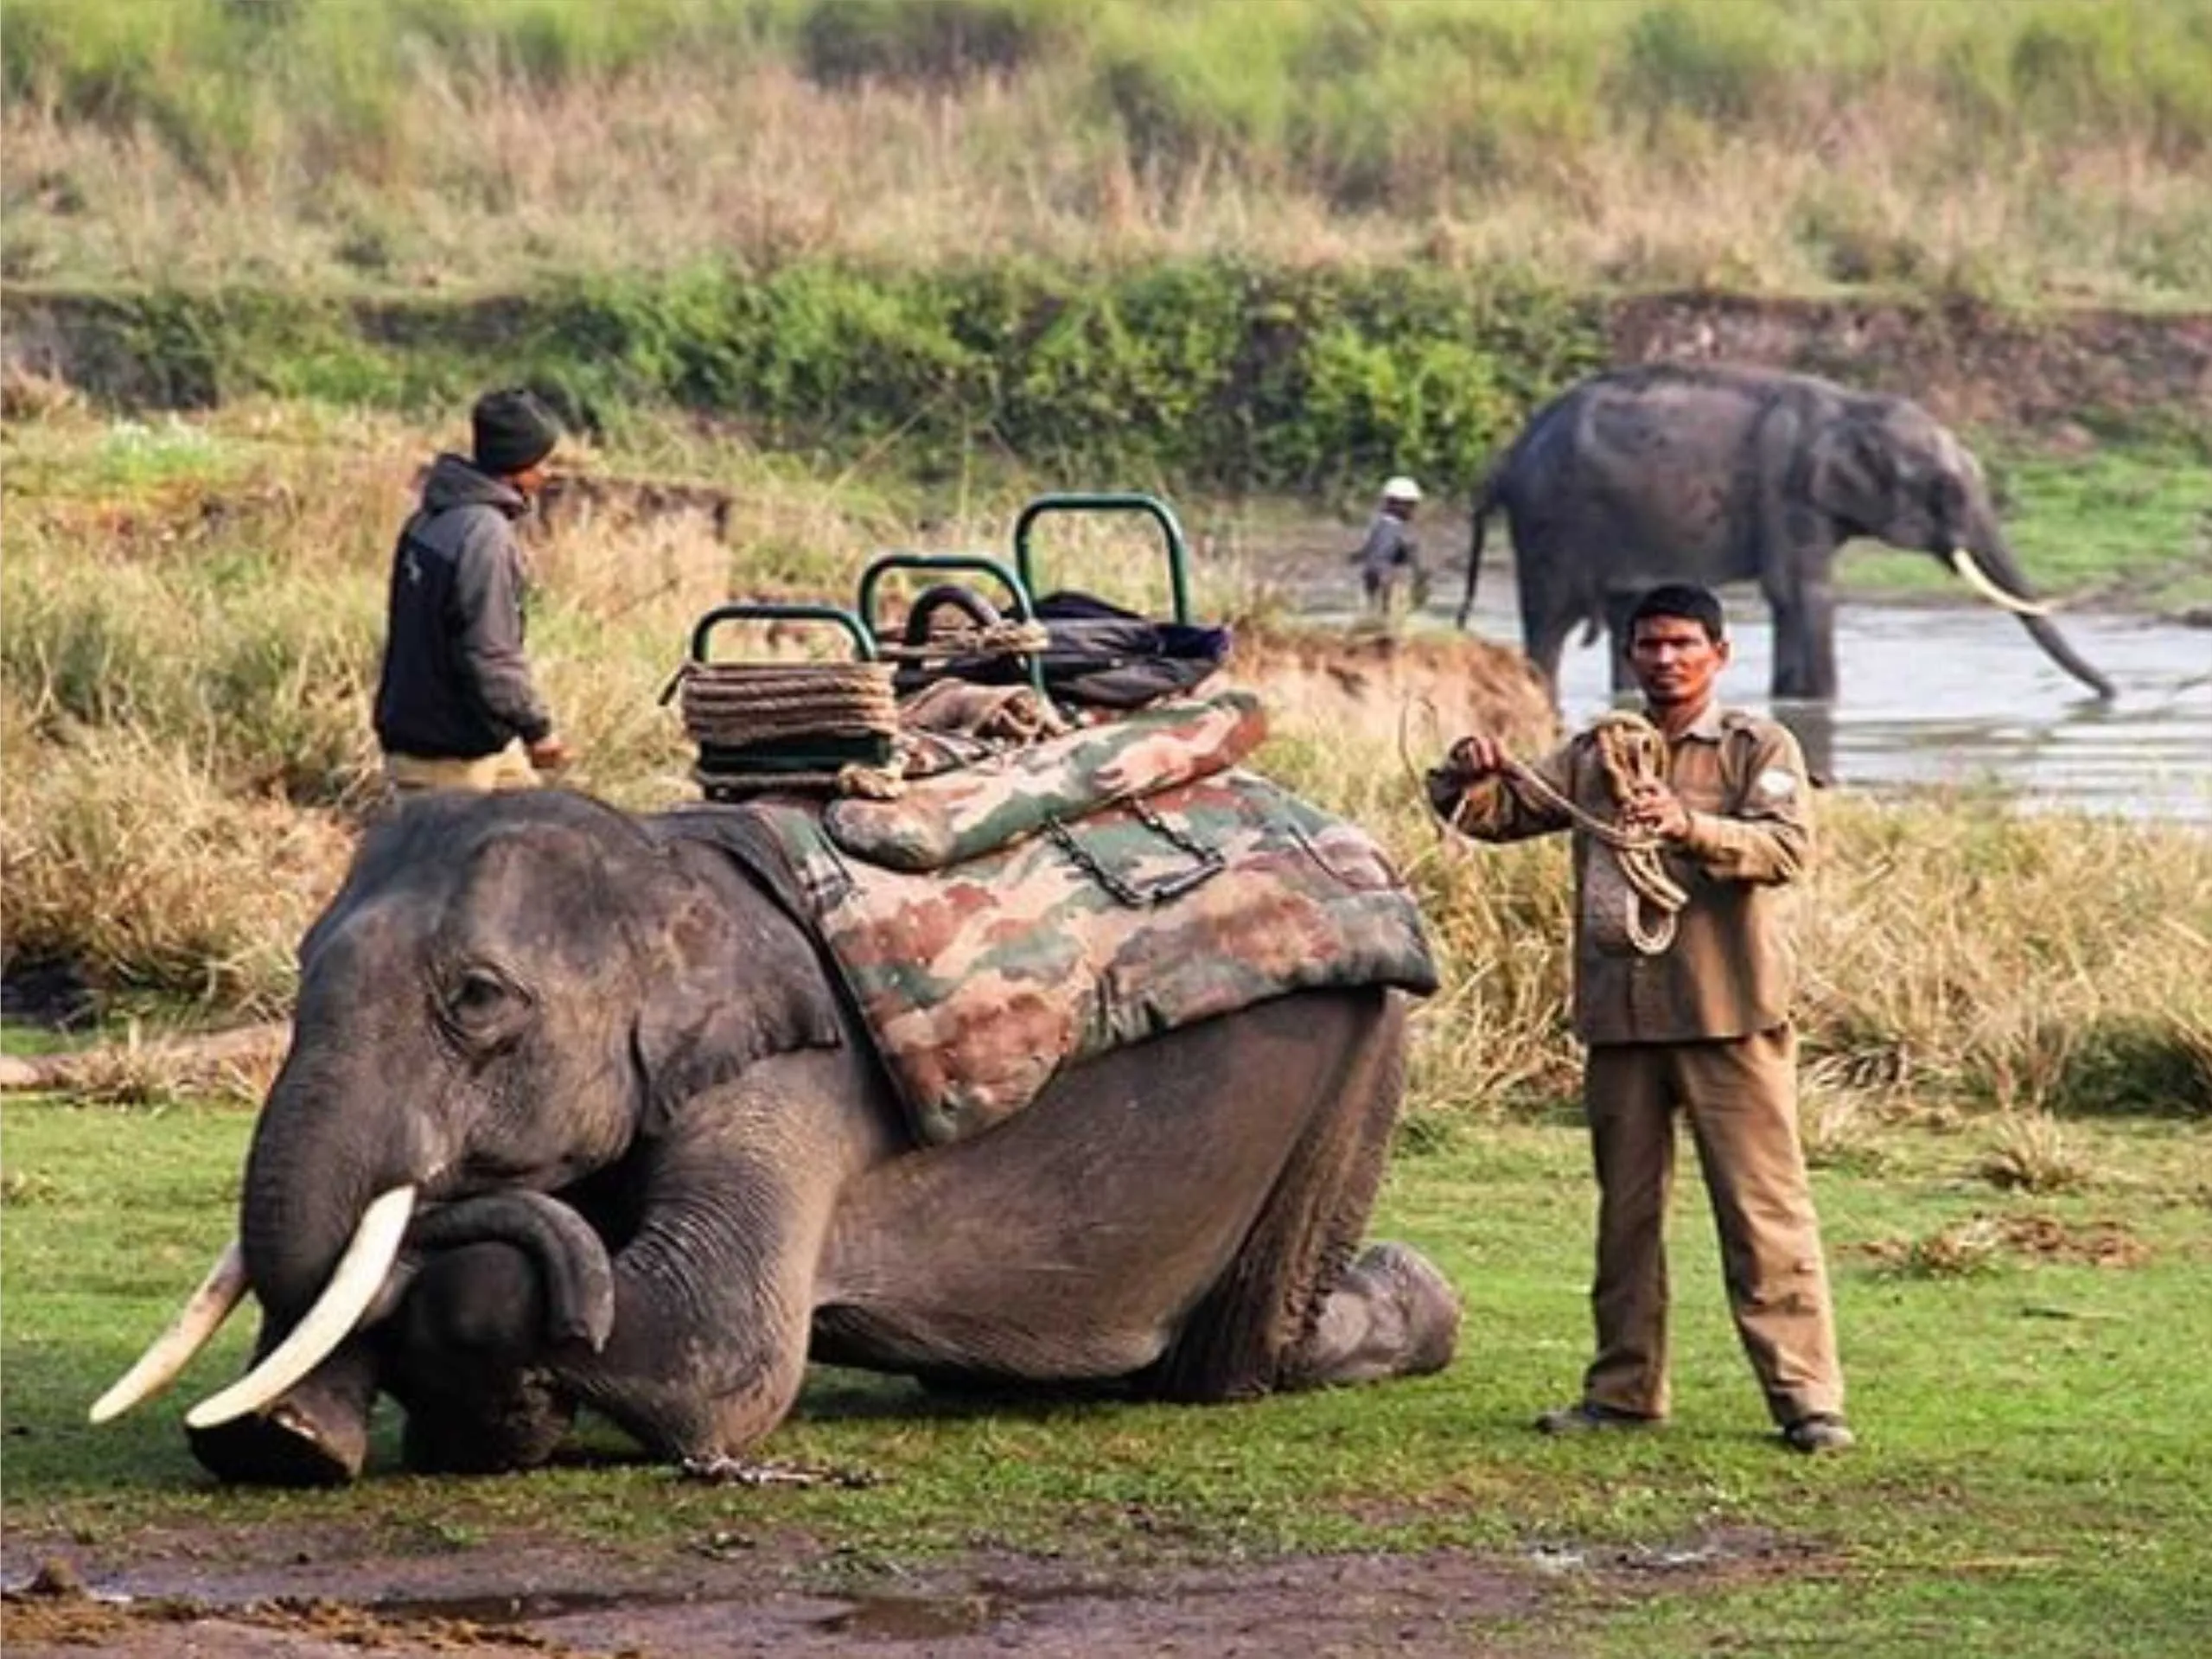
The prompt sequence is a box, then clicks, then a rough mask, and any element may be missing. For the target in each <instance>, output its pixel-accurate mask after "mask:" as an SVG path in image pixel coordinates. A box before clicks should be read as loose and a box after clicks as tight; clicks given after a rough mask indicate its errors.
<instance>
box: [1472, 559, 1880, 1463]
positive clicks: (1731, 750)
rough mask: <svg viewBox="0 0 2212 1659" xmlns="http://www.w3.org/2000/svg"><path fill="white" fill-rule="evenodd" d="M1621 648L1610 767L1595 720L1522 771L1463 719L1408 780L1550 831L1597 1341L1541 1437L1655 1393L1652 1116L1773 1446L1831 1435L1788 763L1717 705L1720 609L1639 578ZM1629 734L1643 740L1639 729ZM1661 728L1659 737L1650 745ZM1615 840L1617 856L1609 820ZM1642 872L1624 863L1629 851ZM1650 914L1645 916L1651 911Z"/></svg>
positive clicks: (1657, 1194)
mask: <svg viewBox="0 0 2212 1659" xmlns="http://www.w3.org/2000/svg"><path fill="white" fill-rule="evenodd" d="M1630 637H1631V640H1632V645H1631V648H1630V655H1631V662H1632V664H1633V666H1634V667H1635V673H1636V678H1637V680H1638V682H1639V684H1640V685H1641V687H1642V689H1643V692H1644V697H1645V713H1646V716H1647V717H1648V720H1649V722H1650V724H1651V725H1652V726H1654V727H1655V728H1656V729H1657V740H1654V742H1653V743H1652V744H1651V754H1650V763H1649V766H1648V770H1647V771H1646V772H1645V774H1644V775H1640V776H1639V775H1634V774H1633V773H1631V774H1630V775H1628V776H1626V777H1623V776H1622V767H1621V764H1620V758H1621V754H1622V750H1621V749H1620V747H1619V746H1617V745H1616V743H1614V742H1613V740H1612V736H1611V734H1612V733H1613V732H1616V731H1618V730H1619V727H1618V725H1617V724H1616V723H1614V722H1611V721H1608V722H1601V723H1600V725H1599V727H1598V728H1597V729H1594V730H1592V731H1585V732H1583V733H1581V734H1579V735H1578V736H1577V737H1574V738H1573V739H1572V740H1571V741H1570V742H1568V743H1566V744H1565V745H1564V746H1563V747H1561V748H1560V749H1559V750H1557V751H1555V752H1554V753H1552V754H1551V755H1549V756H1546V757H1544V758H1543V759H1542V760H1540V761H1538V762H1536V763H1533V765H1530V766H1527V767H1520V766H1518V765H1516V764H1515V763H1514V762H1513V761H1512V760H1511V758H1510V757H1509V756H1508V755H1507V753H1506V751H1505V750H1504V749H1503V747H1502V746H1501V744H1500V743H1499V742H1498V741H1497V740H1496V739H1495V738H1494V737H1488V736H1487V735H1483V734H1476V735H1474V736H1470V737H1464V738H1462V739H1461V740H1460V741H1459V742H1458V743H1457V744H1455V745H1454V746H1453V748H1452V750H1451V751H1450V755H1449V756H1447V757H1446V759H1445V761H1444V764H1443V765H1441V766H1439V767H1438V768H1437V769H1435V770H1433V771H1432V772H1431V773H1430V774H1429V777H1428V791H1429V798H1430V801H1431V804H1432V805H1433V806H1434V807H1436V809H1437V811H1438V812H1439V813H1440V814H1443V815H1444V816H1445V817H1446V818H1447V819H1448V820H1450V822H1451V823H1452V824H1453V826H1455V827H1456V828H1457V829H1458V830H1460V831H1461V832H1462V833H1465V834H1468V835H1470V836H1473V837H1475V838H1476V839H1481V840H1485V841H1511V840H1519V839H1524V838H1526V837H1529V836H1535V835H1543V834H1548V833H1554V832H1558V831H1562V830H1571V831H1572V832H1573V837H1574V843H1573V860H1574V873H1575V890H1576V918H1575V953H1574V960H1575V1008H1574V1017H1575V1028H1576V1030H1577V1033H1578V1035H1579V1036H1580V1037H1581V1038H1582V1040H1583V1042H1584V1043H1585V1044H1587V1045H1588V1050H1589V1054H1588V1059H1587V1064H1586V1065H1585V1068H1584V1082H1583V1100H1584V1109H1585V1111H1586V1113H1587V1114H1588V1117H1589V1120H1590V1139H1591V1146H1592V1151H1593V1153H1594V1155H1595V1163H1596V1169H1597V1185H1598V1193H1599V1205H1598V1221H1597V1273H1596V1279H1595V1281H1594V1283H1593V1285H1592V1287H1591V1292H1590V1303H1591V1310H1592V1312H1593V1314H1594V1316H1595V1321H1596V1325H1597V1355H1596V1357H1595V1358H1594V1359H1593V1360H1592V1361H1591V1362H1590V1368H1589V1370H1588V1371H1587V1373H1586V1374H1585V1375H1584V1382H1583V1394H1582V1398H1581V1399H1580V1400H1579V1401H1577V1402H1576V1403H1575V1404H1574V1405H1571V1406H1569V1407H1563V1408H1561V1409H1559V1410H1557V1411H1551V1412H1546V1413H1544V1415H1543V1416H1542V1417H1540V1418H1539V1420H1538V1426H1539V1428H1542V1429H1544V1430H1546V1432H1554V1433H1557V1432H1570V1431H1574V1430H1580V1429H1590V1428H1604V1427H1616V1426H1617V1427H1634V1426H1643V1425H1647V1424H1651V1423H1655V1422H1657V1421H1660V1420H1662V1419H1664V1418H1665V1417H1666V1416H1667V1412H1668V1409H1669V1406H1670V1400H1669V1395H1668V1381H1667V1256H1666V1241H1665V1231H1664V1228H1665V1221H1666V1211H1667V1198H1668V1194H1669V1190H1670V1188H1671V1186H1672V1183H1673V1164H1674V1114H1675V1113H1677V1112H1678V1111H1679V1112H1680V1113H1682V1114H1683V1115H1684V1116H1686V1118H1687V1119H1688V1120H1689V1124H1690V1130H1691V1133H1692V1139H1694V1141H1695V1143H1696V1145H1697V1150H1698V1158H1699V1164H1700V1166H1701V1167H1702V1169H1703V1171H1704V1174H1705V1188H1706V1191H1707V1193H1708V1194H1709V1196H1710V1197H1711V1199H1712V1209H1713V1214H1714V1217H1715V1220H1716V1221H1717V1222H1718V1226H1719V1231H1720V1239H1721V1256H1722V1267H1723V1273H1724V1278H1725V1281H1726V1285H1727V1290H1728V1300H1729V1307H1730V1311H1731V1313H1732V1314H1733V1316H1734V1318H1735V1321H1736V1328H1737V1333H1738V1335H1739V1336H1740V1337H1742V1339H1743V1349H1744V1352H1745V1354H1746V1355H1747V1356H1749V1357H1750V1362H1751V1368H1752V1369H1753V1371H1754V1372H1755V1373H1756V1375H1757V1376H1758V1379H1759V1383H1760V1386H1761V1388H1763V1390H1764V1392H1765V1395H1766V1401H1767V1407H1768V1410H1769V1413H1771V1414H1772V1415H1773V1418H1774V1420H1775V1422H1776V1423H1777V1424H1779V1425H1780V1426H1781V1427H1782V1434H1783V1438H1784V1439H1785V1441H1786V1442H1787V1443H1788V1445H1791V1446H1793V1447H1794V1448H1796V1449H1797V1450H1799V1451H1803V1452H1822V1451H1833V1450H1839V1449H1841V1448H1843V1447H1845V1446H1848V1445H1851V1443H1852V1433H1851V1431H1850V1429H1849V1428H1847V1427H1846V1426H1845V1423H1844V1417H1843V1405H1844V1384H1843V1374H1842V1371H1841V1369H1840V1368H1839V1364H1838V1362H1837V1358H1836V1343H1835V1334H1834V1321H1833V1312H1832V1309H1831V1304H1830V1299H1829V1293H1828V1281H1827V1273H1826V1267H1825V1265H1824V1262H1823V1260H1822V1254H1821V1247H1820V1223H1819V1221H1818V1218H1817V1217H1816V1216H1815V1215H1814V1208H1813V1200H1812V1194H1811V1190H1810V1184H1809V1183H1808V1181H1807V1176H1806V1171H1805V1159H1804V1154H1803V1151H1802V1149H1801V1146H1800V1145H1799V1141H1798V1135H1797V1085H1796V1034H1795V1031H1794V1029H1793V1027H1792V1025H1791V1024H1790V1018H1789V1003H1790V996H1791V992H1792V988H1793V982H1794V960H1793V957H1792V953H1791V946H1790V939H1789V931H1788V921H1789V917H1788V904H1789V902H1790V899H1791V898H1792V896H1793V893H1792V890H1793V889H1794V886H1795V884H1797V883H1798V881H1799V879H1800V877H1801V876H1802V875H1803V874H1804V872H1805V871H1806V869H1807V865H1808V864H1809V863H1810V860H1811V858H1812V855H1813V847H1814V829H1813V817H1812V810H1811V801H1810V799H1809V788H1808V785H1807V778H1806V770H1805V763H1804V760H1803V757H1802V756H1801V754H1800V753H1799V750H1798V746H1797V742H1796V740H1795V739H1794V737H1791V736H1790V734H1789V733H1788V731H1786V730H1785V729H1784V728H1783V727H1782V726H1780V725H1778V724H1775V722H1773V721H1771V720H1767V719H1763V718H1759V717H1757V716H1756V715H1751V714H1748V713H1743V712H1739V711H1730V710H1724V709H1723V708H1722V707H1721V706H1720V704H1719V701H1718V694H1717V691H1716V682H1717V681H1718V677H1719V674H1720V672H1721V670H1722V668H1724V667H1725V666H1726V664H1727V662H1728V659H1729V643H1728V640H1727V638H1726V634H1725V629H1724V621H1723V616H1722V612H1721V608H1720V604H1719V602H1718V600H1717V599H1716V598H1714V597H1713V596H1712V594H1711V593H1709V592H1707V591H1706V590H1704V589H1702V588H1696V587H1691V586H1687V585H1686V584H1684V585H1670V586H1667V587H1661V588H1657V589H1654V590H1653V591H1652V592H1651V593H1649V594H1648V595H1647V596H1646V597H1645V598H1644V599H1643V600H1642V602H1641V603H1640V604H1639V605H1638V606H1637V608H1636V609H1635V614H1634V617H1633V619H1632V622H1631V629H1630ZM1646 735H1647V736H1648V735H1649V734H1648V733H1647V734H1646ZM1660 740H1663V741H1660ZM1623 835H1625V836H1626V837H1627V838H1629V839H1632V840H1634V841H1635V843H1637V845H1634V846H1632V847H1630V848H1629V853H1628V854H1626V855H1624V854H1622V852H1619V851H1618V850H1617V848H1616V845H1615V843H1616V840H1617V839H1620V838H1621V837H1622V836H1623ZM1654 854H1655V867H1652V868H1648V871H1647V876H1646V879H1644V880H1643V881H1641V883H1639V882H1637V881H1635V879H1634V877H1633V873H1632V875H1631V879H1630V880H1629V881H1625V882H1624V881H1623V879H1622V866H1623V865H1626V864H1627V863H1629V858H1630V857H1631V856H1641V857H1644V858H1652V857H1653V856H1654ZM1654 909H1658V910H1661V911H1662V912H1666V913H1667V914H1664V915H1662V916H1661V918H1660V921H1659V922H1658V924H1656V925H1654V924H1653V923H1652V922H1651V920H1650V913H1651V912H1652V911H1653V910H1654Z"/></svg>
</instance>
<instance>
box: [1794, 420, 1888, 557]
mask: <svg viewBox="0 0 2212 1659" xmlns="http://www.w3.org/2000/svg"><path fill="white" fill-rule="evenodd" d="M1808 447H1809V450H1810V456H1809V459H1810V462H1811V466H1810V469H1809V471H1808V474H1807V480H1806V494H1807V495H1808V496H1810V497H1811V498H1812V501H1813V504H1814V506H1815V507H1819V508H1820V509H1821V511H1823V512H1825V513H1827V514H1832V515H1833V516H1834V517H1835V518H1838V519H1840V520H1844V521H1845V522H1846V523H1848V524H1852V525H1854V526H1861V527H1864V528H1865V529H1869V530H1872V529H1877V528H1878V527H1879V526H1882V525H1884V524H1885V523H1887V522H1888V521H1889V520H1890V517H1891V516H1892V512H1893V502H1892V500H1891V497H1892V496H1893V495H1894V494H1895V492H1896V483H1897V463H1896V456H1894V455H1892V454H1891V453H1890V445H1889V443H1888V441H1887V440H1886V439H1885V438H1884V437H1883V435H1882V432H1881V431H1880V429H1879V428H1878V427H1877V426H1875V425H1873V424H1871V423H1869V422H1866V421H1863V420H1853V419H1849V418H1845V419H1841V420H1837V421H1833V422H1831V423H1830V424H1828V426H1827V427H1826V429H1825V430H1824V431H1821V432H1820V433H1819V434H1817V435H1816V436H1815V437H1814V439H1813V442H1812V443H1811V444H1810V445H1809V446H1808Z"/></svg>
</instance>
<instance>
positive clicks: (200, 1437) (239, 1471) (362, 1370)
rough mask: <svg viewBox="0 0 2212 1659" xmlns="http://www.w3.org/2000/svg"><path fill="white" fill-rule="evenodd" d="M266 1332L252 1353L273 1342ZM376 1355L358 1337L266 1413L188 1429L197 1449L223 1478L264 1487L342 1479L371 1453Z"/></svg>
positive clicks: (357, 1470) (202, 1461) (357, 1471)
mask: <svg viewBox="0 0 2212 1659" xmlns="http://www.w3.org/2000/svg"><path fill="white" fill-rule="evenodd" d="M269 1345H270V1344H269V1342H268V1337H267V1334H266V1332H265V1333H264V1337H263V1343H262V1345H261V1347H260V1348H259V1349H257V1350H256V1353H255V1356H254V1357H255V1362H257V1363H258V1362H259V1360H260V1358H261V1356H262V1353H263V1352H265V1350H266V1348H267V1347H268V1346H269ZM377 1371H378V1367H377V1357H376V1355H375V1353H374V1351H373V1349H372V1348H371V1346H370V1345H369V1343H367V1341H366V1340H364V1339H362V1338H360V1337H355V1338H354V1339H353V1340H352V1341H350V1342H348V1343H345V1344H344V1345H343V1346H341V1348H339V1350H337V1351H336V1352H335V1353H334V1354H332V1355H331V1356H330V1357H329V1358H328V1359H327V1360H325V1361H323V1362H322V1364H321V1365H320V1366H318V1367H317V1368H316V1369H315V1371H314V1372H313V1373H312V1374H311V1375H309V1376H307V1377H306V1378H304V1379H303V1380H302V1381H300V1382H299V1383H297V1384H296V1385H295V1386H294V1387H293V1388H291V1389H290V1390H289V1391H288V1392H287V1393H286V1394H285V1395H284V1398H283V1399H282V1400H280V1401H277V1403H276V1404H275V1405H273V1406H271V1407H269V1408H268V1410H266V1411H265V1412H261V1413H255V1414H253V1415H252V1416H247V1417H239V1418H233V1420H231V1421H229V1422H227V1423H221V1424H218V1425H217V1426H215V1427H214V1428H190V1427H188V1428H187V1429H186V1431H185V1433H186V1436H187V1438H188V1439H189V1441H190V1443H191V1446H192V1455H193V1456H194V1458H198V1459H199V1460H200V1464H201V1467H202V1468H203V1469H205V1470H207V1472H208V1473H209V1474H211V1475H214V1476H215V1477H217V1478H218V1479H220V1480H226V1481H238V1482H245V1483H251V1484H258V1485H265V1486H341V1485H343V1484H345V1483H347V1481H350V1480H352V1479H353V1478H354V1477H356V1476H357V1475H359V1474H360V1472H361V1465H362V1464H363V1463H364V1462H366V1461H367V1457H368V1429H369V1416H370V1413H371V1412H372V1411H373V1409H374V1407H375V1405H376V1393H377V1380H378V1378H377Z"/></svg>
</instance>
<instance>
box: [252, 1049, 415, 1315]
mask: <svg viewBox="0 0 2212 1659" xmlns="http://www.w3.org/2000/svg"><path fill="white" fill-rule="evenodd" d="M376 1098H377V1096H376V1094H374V1093H373V1092H370V1091H365V1090H363V1089H361V1088H356V1087H352V1086H349V1085H348V1083H347V1082H346V1081H345V1080H344V1079H342V1078H340V1077H338V1076H335V1075H333V1070H332V1069H331V1068H330V1067H329V1066H328V1064H327V1063H308V1064H303V1062H301V1060H300V1058H299V1056H298V1055H297V1054H296V1053H295V1054H294V1055H293V1056H291V1057H290V1058H289V1059H288V1060H287V1061H286V1062H285V1065H284V1070H283V1071H282V1072H281V1073H280V1074H279V1075H278V1076H277V1082H276V1084H275V1086H274V1087H273V1088H271V1090H270V1094H269V1100H268V1103H267V1104H266V1105H265V1107H263V1108H262V1113H261V1121H260V1123H259V1125H258V1126H257V1127H256V1129H255V1131H254V1136H253V1145H252V1149H251V1151H250V1152H248V1153H247V1155H246V1163H245V1187H244V1190H243V1193H242V1195H241V1197H240V1200H239V1248H240V1249H241V1251H242V1252H243V1253H244V1255H245V1269H246V1276H247V1278H248V1279H250V1280H251V1281H252V1286H253V1291H254V1294H255V1295H256V1296H257V1297H258V1298H259V1299H260V1302H261V1307H262V1311H263V1313H264V1315H265V1319H266V1325H265V1331H264V1336H263V1342H264V1344H266V1343H268V1342H270V1341H271V1339H272V1337H280V1336H281V1335H282V1334H283V1333H284V1331H285V1330H289V1329H290V1327H291V1326H292V1325H293V1324H295V1323H296V1321H297V1320H298V1319H299V1318H300V1316H301V1315H302V1314H303V1313H305V1312H306V1311H307V1310H308V1309H309V1307H311V1306H313V1305H314V1304H315V1303H316V1300H317V1298H320V1297H321V1296H322V1292H323V1289H324V1287H325V1286H327V1285H328V1283H329V1281H330V1274H331V1271H332V1269H333V1268H335V1267H336V1266H337V1263H338V1260H339V1258H340V1257H341V1255H343V1254H345V1251H346V1248H347V1245H348V1243H349V1242H350V1241H352V1239H353V1237H354V1232H355V1230H356V1228H358V1227H359V1226H360V1221H361V1217H362V1216H364V1215H365V1214H366V1213H367V1209H368V1207H369V1204H370V1203H371V1202H372V1201H373V1199H375V1198H376V1197H377V1196H378V1195H379V1194H381V1193H384V1192H387V1191H389V1190H392V1188H394V1187H398V1186H402V1185H408V1184H414V1183H416V1182H418V1181H420V1180H421V1179H422V1177H423V1174H424V1171H418V1170H416V1169H412V1168H411V1167H409V1164H410V1160H409V1159H408V1158H407V1157H406V1156H405V1150H404V1146H402V1145H392V1144H390V1143H391V1142H392V1140H393V1139H394V1138H395V1137H394V1135H393V1134H392V1128H391V1126H392V1124H393V1123H394V1120H395V1119H396V1116H397V1114H395V1113H389V1112H379V1111H377V1110H375V1109H374V1107H373V1102H374V1101H375V1100H376Z"/></svg>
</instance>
